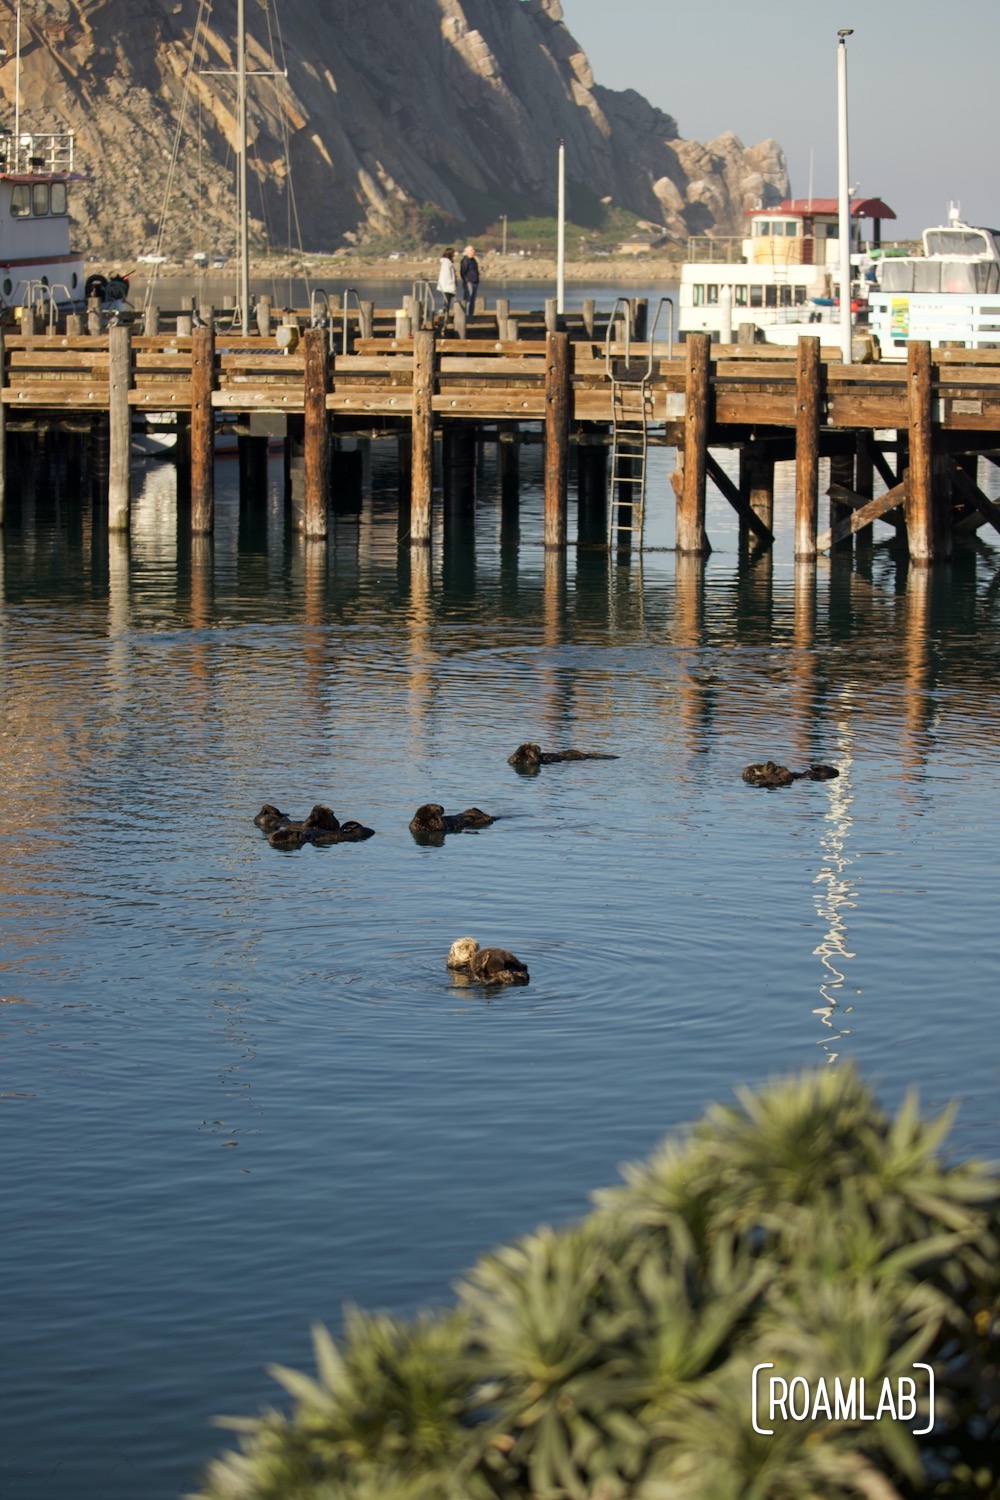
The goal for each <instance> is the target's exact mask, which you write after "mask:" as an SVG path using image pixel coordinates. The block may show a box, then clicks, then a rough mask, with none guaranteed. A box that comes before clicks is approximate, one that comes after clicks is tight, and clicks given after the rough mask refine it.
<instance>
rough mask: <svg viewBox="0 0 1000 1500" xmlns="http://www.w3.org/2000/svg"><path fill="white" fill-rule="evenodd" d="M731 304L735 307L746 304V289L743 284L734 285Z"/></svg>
mask: <svg viewBox="0 0 1000 1500" xmlns="http://www.w3.org/2000/svg"><path fill="white" fill-rule="evenodd" d="M733 304H734V306H736V307H746V305H747V289H746V287H745V286H734V287H733Z"/></svg>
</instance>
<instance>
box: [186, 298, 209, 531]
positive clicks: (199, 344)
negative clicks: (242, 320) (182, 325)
mask: <svg viewBox="0 0 1000 1500" xmlns="http://www.w3.org/2000/svg"><path fill="white" fill-rule="evenodd" d="M214 387H215V330H214V329H213V328H210V327H209V328H196V329H195V330H194V333H193V334H192V335H191V535H192V536H210V535H211V534H212V531H213V529H214V526H215V420H214V417H213V413H212V391H213V389H214Z"/></svg>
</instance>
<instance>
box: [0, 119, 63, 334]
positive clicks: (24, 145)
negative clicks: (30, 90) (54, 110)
mask: <svg viewBox="0 0 1000 1500" xmlns="http://www.w3.org/2000/svg"><path fill="white" fill-rule="evenodd" d="M73 153H74V138H73V134H72V132H71V131H64V132H61V133H56V134H38V133H36V132H30V131H20V132H18V133H16V134H14V133H8V134H0V307H12V308H16V307H29V306H36V305H38V304H41V305H42V306H44V307H48V306H50V305H52V304H53V303H54V304H55V305H56V306H58V307H62V308H65V307H70V306H73V305H75V304H77V303H79V302H82V299H83V295H84V276H83V258H82V257H81V256H80V255H78V254H76V253H74V252H73V251H72V250H71V249H70V221H69V201H68V198H69V184H70V183H71V182H81V181H83V180H84V179H83V176H82V174H81V173H79V172H77V171H75V170H74V164H73Z"/></svg>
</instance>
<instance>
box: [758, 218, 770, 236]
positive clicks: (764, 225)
mask: <svg viewBox="0 0 1000 1500" xmlns="http://www.w3.org/2000/svg"><path fill="white" fill-rule="evenodd" d="M757 233H758V234H763V235H768V234H770V233H771V221H770V219H759V220H758V221H757Z"/></svg>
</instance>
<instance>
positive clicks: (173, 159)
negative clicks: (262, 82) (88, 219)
mask: <svg viewBox="0 0 1000 1500" xmlns="http://www.w3.org/2000/svg"><path fill="white" fill-rule="evenodd" d="M211 9H212V4H211V0H199V5H198V15H197V17H196V19H195V23H194V31H193V33H192V40H191V51H190V53H189V55H188V65H187V71H186V72H185V74H184V87H183V91H182V93H181V107H180V110H179V112H178V115H177V125H176V127H175V130H174V140H173V146H172V148H171V152H170V164H169V166H168V168H167V180H166V183H165V185H164V189H163V206H162V208H161V209H160V222H159V225H158V226H157V231H156V249H155V252H154V253H155V254H156V255H160V254H161V253H162V246H163V236H164V233H165V231H166V225H167V208H168V206H169V203H170V197H171V194H172V192H173V184H174V175H175V172H176V170H177V164H178V162H179V160H180V144H181V138H182V135H183V131H184V122H185V118H186V116H187V109H188V101H189V99H190V95H191V86H192V81H193V79H194V74H195V59H196V57H197V53H198V42H199V38H200V36H201V35H202V27H203V26H205V25H206V24H207V16H208V15H209V14H210V13H211ZM159 270H160V266H159V263H158V262H154V263H153V274H152V276H151V277H150V278H149V281H148V282H147V283H146V295H145V297H144V298H143V312H144V313H145V312H146V311H148V309H149V308H150V307H151V306H152V299H153V296H154V295H155V289H156V278H157V276H158V274H159Z"/></svg>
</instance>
